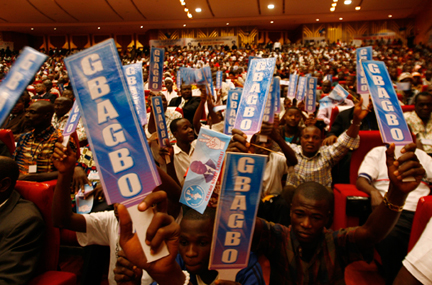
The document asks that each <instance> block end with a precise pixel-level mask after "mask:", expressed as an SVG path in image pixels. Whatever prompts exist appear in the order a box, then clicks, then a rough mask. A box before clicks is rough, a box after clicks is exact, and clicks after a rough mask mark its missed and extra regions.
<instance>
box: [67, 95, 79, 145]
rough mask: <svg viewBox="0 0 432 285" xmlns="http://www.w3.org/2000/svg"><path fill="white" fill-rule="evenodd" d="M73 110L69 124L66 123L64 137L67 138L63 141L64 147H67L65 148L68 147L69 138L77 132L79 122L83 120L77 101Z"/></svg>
mask: <svg viewBox="0 0 432 285" xmlns="http://www.w3.org/2000/svg"><path fill="white" fill-rule="evenodd" d="M71 110H72V111H71V113H70V114H69V118H68V120H67V123H66V125H65V128H64V131H63V137H64V138H65V139H64V140H63V145H65V146H66V144H67V142H68V139H67V137H70V135H71V134H72V133H73V132H75V130H76V128H77V126H78V123H79V120H80V118H81V114H80V111H79V107H78V103H77V101H76V100H75V102H74V104H73V106H72V109H71Z"/></svg>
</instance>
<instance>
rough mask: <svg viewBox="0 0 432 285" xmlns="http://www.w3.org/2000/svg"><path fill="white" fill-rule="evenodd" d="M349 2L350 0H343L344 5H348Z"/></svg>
mask: <svg viewBox="0 0 432 285" xmlns="http://www.w3.org/2000/svg"><path fill="white" fill-rule="evenodd" d="M351 3H352V1H351V0H345V1H344V4H345V5H350V4H351Z"/></svg>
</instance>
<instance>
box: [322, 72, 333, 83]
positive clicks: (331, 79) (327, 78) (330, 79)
mask: <svg viewBox="0 0 432 285" xmlns="http://www.w3.org/2000/svg"><path fill="white" fill-rule="evenodd" d="M326 80H327V81H330V83H333V75H331V74H327V75H326V76H325V77H324V81H326Z"/></svg>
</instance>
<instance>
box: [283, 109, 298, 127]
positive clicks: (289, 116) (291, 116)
mask: <svg viewBox="0 0 432 285" xmlns="http://www.w3.org/2000/svg"><path fill="white" fill-rule="evenodd" d="M285 116H286V117H285V120H286V122H287V125H289V126H290V127H297V126H298V124H299V123H300V120H301V114H300V111H299V110H297V109H289V110H288V111H287V113H286V115H285Z"/></svg>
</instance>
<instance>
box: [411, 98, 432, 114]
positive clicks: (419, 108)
mask: <svg viewBox="0 0 432 285" xmlns="http://www.w3.org/2000/svg"><path fill="white" fill-rule="evenodd" d="M415 112H416V113H417V116H419V118H420V119H425V120H429V118H430V115H431V112H432V96H423V95H419V96H418V97H417V100H416V104H415Z"/></svg>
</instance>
